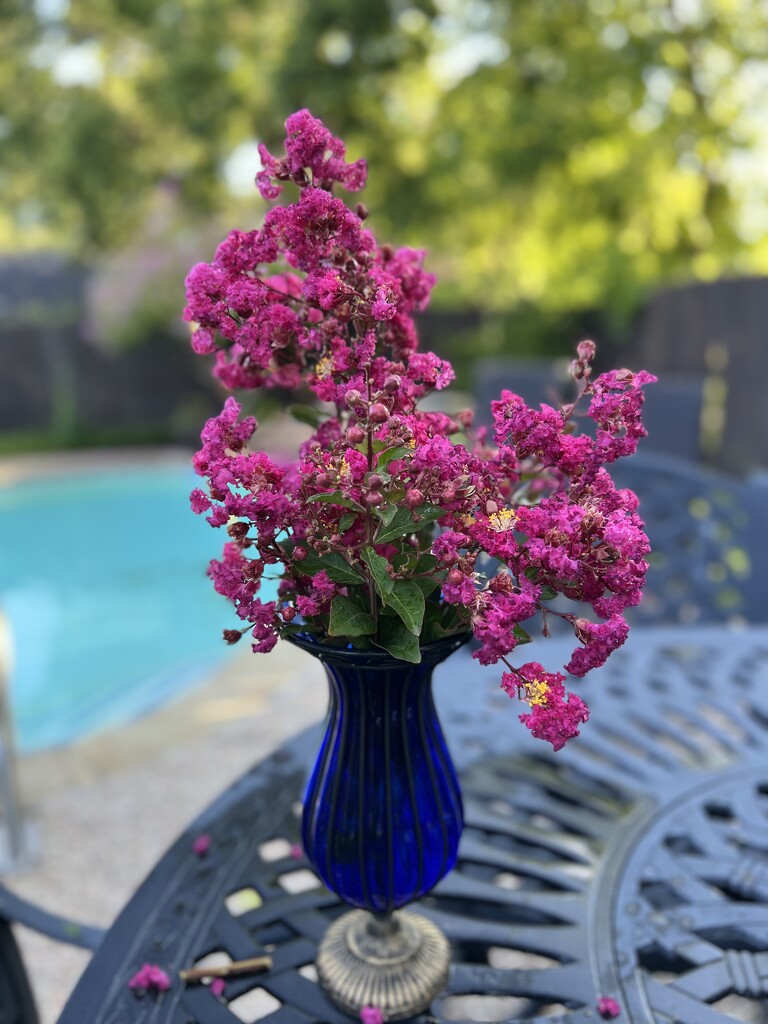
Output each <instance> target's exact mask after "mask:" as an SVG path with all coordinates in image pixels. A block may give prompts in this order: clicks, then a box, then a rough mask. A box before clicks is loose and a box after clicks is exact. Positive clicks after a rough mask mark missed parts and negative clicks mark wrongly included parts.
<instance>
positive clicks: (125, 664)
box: [0, 464, 269, 752]
mask: <svg viewBox="0 0 768 1024" xmlns="http://www.w3.org/2000/svg"><path fill="white" fill-rule="evenodd" d="M197 483H199V481H198V478H197V477H195V475H194V474H193V473H192V471H191V470H190V469H188V468H187V467H186V466H184V465H183V464H179V465H175V464H174V465H172V466H168V465H159V466H152V467H150V468H130V469H125V468H121V469H114V470H113V469H109V470H102V471H99V472H89V473H77V474H73V475H60V476H55V477H50V478H47V479H27V480H22V481H20V482H17V483H13V484H11V485H8V486H4V487H2V489H0V607H2V610H3V612H4V614H5V616H6V618H7V620H8V622H9V625H10V630H11V637H12V644H13V653H14V666H13V669H12V674H11V687H10V698H11V708H12V713H13V718H14V724H15V728H16V735H17V739H18V743H19V747H20V749H21V750H22V751H25V752H31V751H34V750H40V749H42V748H45V747H51V746H55V745H57V744H61V743H67V742H69V741H70V740H72V739H75V738H76V737H78V736H83V735H85V734H87V733H90V732H93V731H95V730H97V729H100V728H104V727H106V726H111V725H116V724H119V723H121V722H125V721H127V720H129V719H132V718H135V717H137V716H139V715H141V714H144V713H145V712H147V711H149V710H151V709H152V708H154V707H157V706H158V705H160V704H162V703H164V702H165V701H167V700H168V699H169V698H171V697H173V696H175V695H177V694H179V693H180V692H182V691H183V690H184V689H185V688H188V687H190V686H192V685H194V684H195V683H196V682H200V681H201V680H202V679H203V678H204V677H205V675H206V673H208V672H210V670H211V669H213V668H214V667H216V666H217V665H220V664H221V663H222V662H223V661H225V659H226V658H227V657H229V656H230V653H231V649H230V648H228V647H227V646H226V645H225V644H224V643H223V641H222V640H221V631H222V629H224V628H226V627H231V626H233V625H234V624H235V623H236V617H235V615H234V611H233V609H232V607H231V605H230V604H229V602H228V601H227V600H225V599H224V598H223V597H221V596H219V595H218V594H216V593H215V592H214V590H213V587H212V585H211V582H210V580H209V579H208V577H207V576H206V575H205V570H206V568H207V566H208V562H209V560H210V559H211V558H212V557H218V555H219V554H220V552H221V548H222V545H223V543H224V541H225V539H226V537H225V534H224V531H223V530H212V529H211V528H210V526H209V525H208V524H207V523H206V522H205V520H204V519H203V518H202V517H198V516H195V515H193V513H192V512H191V511H190V507H189V497H188V496H189V492H190V490H191V489H192V487H194V486H196V484H197ZM267 596H269V595H267ZM241 649H242V648H241Z"/></svg>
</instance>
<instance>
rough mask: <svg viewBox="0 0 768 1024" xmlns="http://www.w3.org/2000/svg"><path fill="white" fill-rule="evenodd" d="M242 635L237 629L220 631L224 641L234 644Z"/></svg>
mask: <svg viewBox="0 0 768 1024" xmlns="http://www.w3.org/2000/svg"><path fill="white" fill-rule="evenodd" d="M242 635H243V634H242V633H241V632H240V630H239V629H225V630H224V632H223V633H222V636H223V637H224V642H225V643H228V644H236V643H237V641H238V640H240V639H241V638H242Z"/></svg>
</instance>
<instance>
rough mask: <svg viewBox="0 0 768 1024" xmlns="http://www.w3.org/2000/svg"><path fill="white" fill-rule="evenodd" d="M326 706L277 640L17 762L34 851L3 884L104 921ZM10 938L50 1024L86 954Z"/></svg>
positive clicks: (308, 671)
mask: <svg viewBox="0 0 768 1024" xmlns="http://www.w3.org/2000/svg"><path fill="white" fill-rule="evenodd" d="M325 706H326V687H325V682H324V679H323V672H322V669H321V667H320V666H319V665H318V664H316V663H315V662H314V661H313V660H312V659H310V658H308V657H307V656H306V655H305V654H303V653H302V652H300V651H296V650H295V649H293V648H291V647H289V646H288V645H287V644H279V645H278V648H277V649H276V650H275V651H274V652H273V653H272V654H270V655H269V656H268V657H260V656H254V655H252V654H250V652H244V653H243V656H238V657H237V658H235V659H234V661H233V662H232V663H231V664H229V665H228V666H227V667H226V668H225V669H224V670H222V671H221V672H219V673H218V675H217V677H216V678H214V679H212V680H210V681H209V683H208V684H207V685H205V686H204V687H202V688H200V689H199V690H197V691H195V692H194V693H192V694H188V695H187V696H185V697H184V698H183V699H181V700H179V701H177V702H175V703H174V704H172V705H170V706H168V707H166V708H164V709H163V710H161V711H159V712H157V713H156V714H154V715H151V716H148V717H147V718H145V719H143V720H141V721H139V722H137V723H134V724H132V725H129V726H126V727H124V728H122V729H120V730H115V731H112V732H109V733H103V734H101V735H99V736H97V737H95V738H93V739H89V740H85V741H82V742H80V743H76V744H73V745H72V746H70V747H67V748H64V749H61V750H57V751H52V752H50V753H46V754H41V755H36V756H32V757H29V758H26V759H23V760H22V763H21V766H20V776H21V784H22V790H23V794H24V799H25V801H26V802H27V803H28V804H29V805H30V807H31V811H30V814H31V817H32V819H33V821H34V822H35V823H36V825H37V828H38V830H39V838H40V845H41V858H40V860H39V862H38V863H36V864H34V865H33V866H32V867H31V868H29V869H27V870H25V871H23V872H21V873H18V874H15V875H14V876H13V877H11V878H9V879H5V880H4V881H6V882H7V883H8V884H9V885H10V886H11V888H13V889H14V891H16V892H18V893H19V894H20V895H22V896H25V897H27V898H29V899H32V900H35V901H36V902H39V903H40V904H42V905H43V906H45V907H46V908H47V909H49V910H52V911H55V912H57V913H60V914H64V915H66V916H71V917H72V918H74V919H76V920H81V921H87V922H90V923H93V924H98V925H103V926H107V925H109V924H110V922H111V921H112V920H113V919H114V918H115V916H116V914H117V913H118V912H119V910H120V909H121V908H122V906H123V905H124V904H125V902H126V901H127V900H128V899H129V897H130V896H131V894H132V893H133V891H134V890H135V889H136V887H137V886H138V885H139V883H140V882H141V881H142V879H143V878H144V877H145V875H146V874H147V873H148V871H149V870H150V868H151V867H152V866H153V865H154V863H155V862H156V861H157V860H158V858H159V857H160V856H161V855H162V853H163V851H164V850H165V849H166V848H167V847H168V846H169V845H170V843H171V842H172V841H173V840H174V839H175V838H176V836H177V835H178V834H179V833H180V832H181V831H182V830H183V829H184V827H185V826H186V825H188V824H189V822H190V820H191V819H192V818H194V816H195V815H196V814H197V813H198V812H200V811H202V810H203V809H204V808H205V807H206V806H207V805H208V804H209V803H210V802H211V800H213V798H214V797H215V796H217V795H218V794H219V793H220V792H221V790H222V789H224V788H225V787H226V786H227V785H228V784H229V783H230V782H232V781H233V780H234V779H236V778H237V777H238V776H239V775H240V774H241V773H242V772H243V771H245V770H246V769H247V768H248V767H250V765H251V764H253V763H254V762H255V761H258V760H261V759H262V758H263V757H264V756H265V755H266V754H267V753H269V752H270V751H271V750H272V749H274V748H275V747H276V746H278V745H279V744H280V743H281V742H282V741H283V740H284V739H286V738H288V737H289V736H292V735H294V734H295V733H297V732H299V731H300V730H301V729H303V728H304V727H305V726H307V725H309V724H310V723H312V722H314V721H317V720H319V719H320V718H321V717H322V716H323V714H324V711H325ZM17 936H18V939H19V942H20V945H21V947H22V953H23V956H24V959H25V961H26V964H27V969H28V971H29V974H30V977H31V979H32V984H33V987H34V990H35V994H36V998H37V1001H38V1007H39V1010H40V1016H41V1024H53V1022H54V1021H55V1020H56V1019H57V1017H58V1015H59V1013H60V1012H61V1010H62V1008H63V1006H64V1003H65V1002H66V999H67V997H68V995H69V993H70V992H71V990H72V988H73V986H74V984H75V982H76V981H77V979H78V977H79V976H80V974H81V972H82V970H83V969H84V967H85V965H86V963H87V962H88V956H89V954H88V953H87V952H85V951H82V950H77V949H74V948H71V947H67V946H61V945H59V944H58V943H55V942H52V941H50V940H48V939H45V938H43V937H41V936H39V935H36V934H34V933H32V932H29V931H27V930H26V929H22V928H18V929H17Z"/></svg>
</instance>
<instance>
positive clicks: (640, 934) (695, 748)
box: [60, 627, 768, 1024]
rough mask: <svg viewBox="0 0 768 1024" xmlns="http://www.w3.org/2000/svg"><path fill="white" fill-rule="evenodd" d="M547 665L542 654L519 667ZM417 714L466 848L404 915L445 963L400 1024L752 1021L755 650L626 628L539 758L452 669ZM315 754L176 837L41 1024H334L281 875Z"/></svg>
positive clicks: (765, 819)
mask: <svg viewBox="0 0 768 1024" xmlns="http://www.w3.org/2000/svg"><path fill="white" fill-rule="evenodd" d="M561 655H563V660H565V656H566V655H565V649H564V648H560V646H559V641H551V642H549V643H548V644H547V646H546V648H545V649H543V650H542V651H541V652H538V651H536V652H534V654H533V655H532V656H533V657H539V658H541V659H542V660H545V663H546V664H547V665H548V666H550V667H554V666H556V665H557V664H558V660H559V657H560V656H561ZM436 691H437V693H438V701H439V704H440V707H441V717H442V719H443V722H444V725H445V727H446V732H447V734H448V738H449V742H450V745H451V748H452V752H453V754H454V758H455V760H456V762H457V766H458V768H459V770H460V774H461V776H462V783H463V787H464V793H465V798H466V804H467V829H466V832H465V835H464V838H463V840H462V846H461V850H460V862H459V866H458V868H457V870H456V871H454V872H453V873H452V874H451V875H449V876H448V877H447V878H446V879H445V880H444V881H443V882H442V883H441V884H440V885H439V886H438V888H437V889H436V890H435V891H434V892H433V893H432V894H431V895H430V896H429V897H427V898H426V899H425V900H424V901H422V903H421V904H420V910H421V912H422V913H424V914H425V915H426V916H428V917H431V918H432V919H433V920H434V921H436V922H437V923H438V924H439V925H440V926H441V927H442V928H443V929H444V931H445V932H446V934H447V935H448V937H449V939H450V940H451V943H452V946H453V951H454V965H453V968H452V971H451V978H450V982H449V987H448V990H447V992H446V993H445V994H444V995H443V996H441V997H440V998H439V999H438V1000H436V1001H435V1003H434V1004H433V1006H432V1009H431V1014H430V1015H429V1016H428V1017H423V1018H421V1020H422V1021H427V1020H431V1021H440V1022H442V1021H446V1022H447V1021H467V1020H489V1021H490V1020H497V1021H507V1022H513V1021H520V1022H522V1021H531V1020H542V1021H543V1020H546V1021H548V1022H549V1024H556V1022H562V1024H597V1022H598V1021H599V1019H600V1018H599V1016H598V1013H597V1009H596V1004H597V1000H598V997H600V996H603V995H604V996H611V997H613V998H615V999H617V1000H618V1002H619V1004H620V1005H621V1007H622V1018H620V1019H622V1020H627V1021H632V1022H635V1024H646V1022H658V1024H673V1022H674V1024H715V1022H718V1024H725V1022H727V1021H729V1020H734V1019H736V1020H742V1021H749V1022H753V1024H761V1022H768V952H766V951H768V629H765V628H762V627H760V628H753V629H749V630H746V631H742V632H728V631H726V630H725V629H723V628H718V627H713V628H712V629H707V630H705V629H703V628H699V629H675V630H658V629H653V630H642V629H640V628H638V629H636V630H635V632H634V634H633V636H632V637H631V638H630V641H629V642H628V644H627V646H626V647H625V648H624V649H623V650H622V651H619V652H617V653H616V654H615V655H614V656H613V658H612V659H611V662H610V663H609V665H608V666H606V668H605V669H603V670H601V671H600V672H599V673H595V676H594V681H593V682H591V683H590V684H589V686H588V687H587V686H585V687H584V695H585V697H586V698H587V700H588V702H589V703H590V704H591V705H592V708H593V716H592V719H591V720H590V722H589V723H588V725H587V726H586V727H585V728H584V730H583V734H582V736H581V737H580V738H579V740H577V741H575V742H574V743H572V744H571V745H570V746H569V747H567V748H566V749H565V750H564V751H561V752H560V753H559V754H557V755H551V754H547V753H546V750H548V749H549V748H546V749H545V748H544V747H543V745H541V744H538V743H536V742H535V741H532V740H530V738H529V737H528V736H527V734H526V735H523V733H524V730H522V729H521V728H520V727H519V726H518V724H517V723H516V722H515V721H514V713H515V709H514V708H513V707H511V706H510V704H509V699H508V698H507V697H506V696H505V695H504V694H503V693H502V692H501V691H500V690H499V689H498V686H497V674H496V673H495V672H494V671H493V670H489V669H482V668H480V667H479V666H478V665H476V663H474V662H472V661H471V660H470V658H469V656H468V655H465V654H462V653H459V654H457V655H455V656H454V657H453V658H452V659H451V661H450V662H448V663H447V664H446V665H445V666H443V667H442V669H440V670H438V675H437V684H436ZM317 740H319V735H318V737H317ZM317 740H316V739H315V738H308V737H307V736H306V735H305V736H303V737H300V738H299V739H298V740H297V741H295V742H294V743H292V744H290V745H289V746H287V747H285V748H283V749H282V750H281V751H279V752H278V753H277V754H276V755H275V756H274V757H273V758H271V759H270V760H269V761H267V762H265V763H264V764H262V765H261V766H259V767H258V768H257V769H255V770H254V771H253V772H252V773H251V774H249V775H248V776H245V777H244V778H243V779H241V780H240V782H239V783H238V784H237V785H236V786H235V787H234V788H233V789H232V790H230V791H228V792H227V793H226V794H225V795H224V797H222V798H221V800H219V801H218V802H217V803H216V804H215V805H214V806H212V807H211V808H210V809H209V810H208V811H207V812H206V813H205V814H204V815H203V816H202V817H201V818H200V819H198V821H197V822H195V824H194V825H193V826H192V827H191V828H190V830H189V832H188V833H187V834H186V835H185V836H183V837H182V838H181V839H180V840H179V842H178V843H177V844H176V845H175V846H174V847H173V848H172V849H171V850H170V851H169V853H168V855H167V856H166V857H165V858H164V859H163V860H162V861H161V863H160V864H159V865H158V867H157V868H156V870H155V871H154V872H153V873H152V875H151V876H150V877H149V879H148V880H147V882H146V883H145V884H144V886H143V887H142V888H141V889H140V890H139V892H138V893H137V895H136V897H135V898H134V900H133V901H132V902H131V903H130V904H129V906H128V907H127V908H126V910H125V911H124V912H123V914H122V915H121V917H120V918H119V920H118V922H117V923H116V924H115V926H114V928H113V929H112V930H111V931H110V933H109V934H108V936H107V939H106V940H105V943H104V945H103V946H102V948H101V949H100V950H99V951H98V952H97V954H96V956H95V958H94V960H93V961H92V963H91V965H90V967H89V968H88V970H87V971H86V973H85V975H84V976H83V978H82V980H81V982H80V984H79V986H78V987H77V989H76V990H75V992H74V994H73V996H72V998H71V1000H70V1003H69V1004H68V1006H67V1008H66V1010H65V1011H64V1014H63V1016H62V1018H61V1021H60V1024H84V1022H85V1021H88V1022H89V1024H90V1022H93V1024H128V1022H131V1024H138V1022H140V1024H193V1022H197V1024H236V1022H238V1021H247V1022H251V1021H257V1020H258V1021H262V1022H264V1024H290V1022H295V1024H303V1022H310V1021H312V1022H319V1021H323V1022H328V1024H342V1021H344V1020H346V1019H347V1018H344V1017H342V1016H341V1015H340V1014H339V1012H338V1011H337V1010H335V1009H333V1008H332V1007H331V1005H330V1004H329V1003H328V1002H327V1001H326V1000H325V998H324V996H323V994H322V992H321V991H320V989H319V987H318V985H317V984H316V981H315V980H314V979H315V974H314V968H313V966H312V961H313V958H314V951H315V946H316V943H317V941H318V939H319V938H320V936H321V935H322V934H323V932H324V931H325V929H326V927H327V925H328V923H329V921H330V920H331V919H333V918H334V917H336V916H337V915H338V914H339V913H340V912H341V911H342V909H343V908H342V907H341V906H340V905H339V904H338V902H337V901H336V899H335V897H334V896H332V895H331V894H329V893H328V892H327V891H326V890H324V889H323V888H322V887H320V885H319V883H318V882H317V880H316V879H315V878H314V876H313V875H312V873H311V872H310V870H309V867H308V865H307V864H306V862H304V861H302V860H299V859H295V858H294V857H293V856H292V855H291V854H292V851H291V844H293V843H295V841H296V839H297V836H298V814H299V812H300V807H299V805H298V803H297V799H298V796H299V794H300V792H301V786H302V784H303V780H304V777H305V775H306V771H307V767H308V764H309V761H310V759H311V757H312V755H313V752H314V747H315V745H316V742H317ZM513 750H514V751H515V753H510V751H513ZM203 831H205V832H208V833H209V834H210V835H211V836H212V838H213V844H212V847H211V849H210V852H209V853H208V855H207V856H206V857H204V858H202V859H201V858H199V857H197V856H196V855H195V853H194V852H193V850H192V842H193V840H194V838H195V837H196V836H197V835H198V834H199V833H200V832H203ZM293 852H295V851H293ZM260 952H267V953H270V954H271V956H272V958H273V967H272V969H271V970H270V971H269V972H268V973H266V974H263V975H259V976H242V977H240V978H238V979H234V978H233V979H231V980H230V981H228V983H227V988H226V992H225V995H224V997H223V998H222V999H218V998H216V997H215V996H214V995H213V994H212V993H211V992H210V990H209V988H208V987H207V986H206V985H197V986H192V985H189V986H186V987H185V986H184V985H183V984H182V983H181V982H180V981H178V979H177V978H176V976H175V972H176V971H177V970H178V969H179V968H181V967H184V966H190V965H192V964H194V963H196V962H199V961H201V960H203V961H204V962H207V963H210V962H211V961H210V960H206V959H205V958H208V957H211V956H213V955H216V957H217V958H218V959H220V960H221V959H223V958H227V957H228V958H230V959H232V960H238V959H243V958H246V957H250V956H254V955H257V954H258V953H260ZM146 960H150V961H154V962H158V963H160V964H162V965H163V966H165V967H166V968H167V969H169V971H170V972H171V974H172V976H173V977H174V983H173V986H172V988H171V990H170V991H169V992H167V993H164V994H162V995H158V996H153V995H146V996H144V997H143V998H141V999H137V998H136V997H135V996H134V995H133V993H131V992H130V991H129V990H128V988H127V981H128V979H129V978H130V977H131V975H132V974H133V973H134V972H135V970H136V969H137V968H138V967H139V966H140V965H141V963H142V962H144V961H146Z"/></svg>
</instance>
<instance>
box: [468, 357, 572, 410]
mask: <svg viewBox="0 0 768 1024" xmlns="http://www.w3.org/2000/svg"><path fill="white" fill-rule="evenodd" d="M557 371H558V366H557V364H554V363H553V362H552V360H538V359H510V358H506V357H503V356H499V357H494V358H487V359H478V360H477V363H476V364H475V368H474V381H473V395H474V400H475V414H476V417H477V422H478V424H482V425H484V426H490V425H491V423H492V419H491V402H492V401H494V400H495V399H497V398H498V397H499V396H500V395H501V392H502V390H503V389H504V388H507V389H508V390H509V391H513V392H514V393H515V394H516V395H520V397H521V398H522V399H524V400H525V401H526V402H527V404H528V405H530V406H532V407H533V408H534V409H538V407H539V405H540V404H541V403H542V402H547V403H548V404H549V405H552V404H557V401H558V399H559V398H560V396H561V395H562V394H563V393H564V387H565V385H566V384H567V381H568V378H567V374H563V375H559V374H558V372H557ZM566 393H567V392H566Z"/></svg>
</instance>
